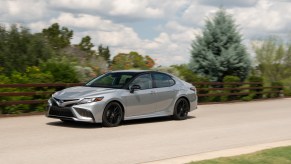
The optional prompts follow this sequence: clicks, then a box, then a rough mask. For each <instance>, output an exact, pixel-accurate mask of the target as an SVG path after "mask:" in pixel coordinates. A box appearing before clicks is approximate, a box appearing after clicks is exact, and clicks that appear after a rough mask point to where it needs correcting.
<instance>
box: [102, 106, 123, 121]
mask: <svg viewBox="0 0 291 164" xmlns="http://www.w3.org/2000/svg"><path fill="white" fill-rule="evenodd" d="M122 118H123V111H122V106H121V105H120V104H119V103H118V102H111V103H109V104H108V105H107V106H106V107H105V109H104V112H103V116H102V124H103V126H106V127H115V126H118V125H119V124H120V123H121V121H122Z"/></svg>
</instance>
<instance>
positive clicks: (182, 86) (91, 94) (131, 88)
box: [46, 70, 197, 127]
mask: <svg viewBox="0 0 291 164" xmlns="http://www.w3.org/2000/svg"><path fill="white" fill-rule="evenodd" d="M196 108H197V94H196V88H195V87H194V86H193V85H192V84H190V83H187V82H185V81H183V80H181V79H179V78H177V77H175V76H173V75H170V74H166V73H162V72H157V71H133V70H126V71H113V72H109V73H106V74H104V75H101V76H99V77H97V78H95V79H93V80H91V81H89V82H88V83H87V84H85V85H84V86H78V87H71V88H67V89H64V90H61V91H58V92H56V93H54V94H53V95H52V97H51V98H50V99H49V100H48V106H47V114H46V115H47V117H51V118H57V119H61V120H62V121H83V122H92V123H102V124H103V126H107V127H113V126H118V125H119V124H120V123H121V122H122V121H123V120H132V119H141V118H149V117H161V116H173V118H174V119H177V120H184V119H186V118H187V117H188V112H190V111H193V110H194V109H196Z"/></svg>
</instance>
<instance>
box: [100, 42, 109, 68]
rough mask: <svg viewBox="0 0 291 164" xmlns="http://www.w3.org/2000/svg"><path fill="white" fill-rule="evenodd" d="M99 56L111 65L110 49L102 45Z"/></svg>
mask: <svg viewBox="0 0 291 164" xmlns="http://www.w3.org/2000/svg"><path fill="white" fill-rule="evenodd" d="M97 53H98V55H100V56H102V57H103V58H104V59H105V60H106V61H107V63H108V64H110V56H111V55H110V50H109V47H108V46H107V47H103V46H102V44H100V45H99V46H98V52H97Z"/></svg>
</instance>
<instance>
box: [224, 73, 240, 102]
mask: <svg viewBox="0 0 291 164" xmlns="http://www.w3.org/2000/svg"><path fill="white" fill-rule="evenodd" d="M223 82H224V83H236V82H240V78H239V77H237V76H225V77H224V78H223ZM238 87H240V85H238V84H225V85H224V88H234V89H233V90H226V91H225V92H224V93H238V92H240V90H236V88H238ZM239 98H240V96H234V95H229V96H222V99H223V100H225V101H226V100H229V101H231V100H235V99H239Z"/></svg>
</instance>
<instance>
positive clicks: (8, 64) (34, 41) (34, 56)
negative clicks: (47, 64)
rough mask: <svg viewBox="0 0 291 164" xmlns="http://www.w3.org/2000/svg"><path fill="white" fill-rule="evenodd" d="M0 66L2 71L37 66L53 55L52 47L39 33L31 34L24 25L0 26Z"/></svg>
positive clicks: (7, 72)
mask: <svg viewBox="0 0 291 164" xmlns="http://www.w3.org/2000/svg"><path fill="white" fill-rule="evenodd" d="M0 36H1V37H0V67H2V68H3V69H4V70H3V73H4V74H6V75H10V74H11V73H12V72H13V71H17V72H20V73H23V72H25V70H26V67H28V66H37V65H39V63H40V61H46V60H48V59H49V58H51V57H52V56H54V52H53V49H52V48H51V46H50V45H48V44H47V42H46V40H45V39H44V37H43V36H42V35H41V34H31V33H30V31H29V30H28V29H26V28H24V27H17V26H16V25H11V27H10V28H9V29H6V28H5V27H3V26H1V27H0Z"/></svg>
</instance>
